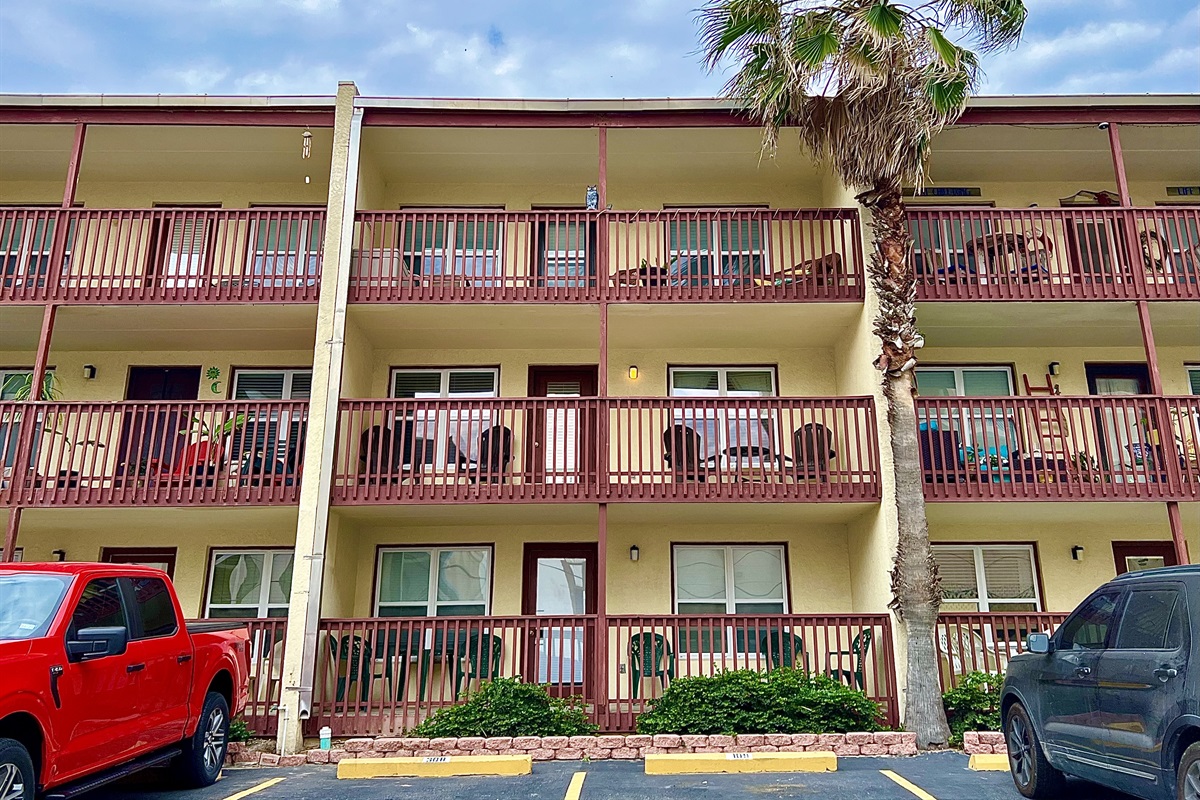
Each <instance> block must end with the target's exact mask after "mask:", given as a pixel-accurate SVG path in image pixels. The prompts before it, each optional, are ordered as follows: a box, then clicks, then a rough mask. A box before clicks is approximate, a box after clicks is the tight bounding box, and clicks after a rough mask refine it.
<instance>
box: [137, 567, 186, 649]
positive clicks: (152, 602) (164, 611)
mask: <svg viewBox="0 0 1200 800" xmlns="http://www.w3.org/2000/svg"><path fill="white" fill-rule="evenodd" d="M129 582H130V584H131V585H132V587H133V603H134V606H135V607H136V608H137V615H138V617H139V618H140V619H141V621H142V629H141V634H140V635H139V636H137V637H136V638H138V639H153V638H154V637H156V636H172V635H174V633H175V631H177V630H179V624H178V622H177V621H176V620H175V606H174V605H173V604H172V603H171V591H170V590H169V589H168V588H167V582H166V581H164V580H163V579H162V578H131V579H130V581H129Z"/></svg>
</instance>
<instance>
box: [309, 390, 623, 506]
mask: <svg viewBox="0 0 1200 800" xmlns="http://www.w3.org/2000/svg"><path fill="white" fill-rule="evenodd" d="M601 409H602V405H601V401H600V400H594V399H566V398H564V399H545V398H524V397H516V398H497V399H488V400H459V399H441V400H439V399H430V400H343V401H342V405H341V420H340V425H339V433H338V450H337V455H336V458H335V461H334V474H333V497H334V500H335V501H336V502H343V503H456V502H477V501H479V500H489V501H493V502H496V501H510V502H539V501H571V502H578V501H586V500H596V499H599V497H600V487H601V476H600V471H599V470H600V466H599V465H600V462H599V457H598V453H599V444H598V443H599V441H600V439H599V423H600V415H601Z"/></svg>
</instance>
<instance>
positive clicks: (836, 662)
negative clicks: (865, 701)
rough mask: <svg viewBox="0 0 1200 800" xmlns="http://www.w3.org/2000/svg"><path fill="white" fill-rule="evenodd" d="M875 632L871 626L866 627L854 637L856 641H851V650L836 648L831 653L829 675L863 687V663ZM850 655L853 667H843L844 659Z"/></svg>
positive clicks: (848, 683) (849, 684)
mask: <svg viewBox="0 0 1200 800" xmlns="http://www.w3.org/2000/svg"><path fill="white" fill-rule="evenodd" d="M873 638H874V634H873V633H872V632H871V629H870V628H864V629H863V630H862V631H860V632H859V634H858V635H857V636H855V637H854V641H852V642H851V643H850V649H849V650H834V651H833V652H831V653H829V654H828V655H829V677H831V678H833V679H834V680H840V681H843V682H845V683H846V685H847V686H849V687H850V688H852V689H862V688H863V685H864V683H865V678H864V675H863V664H864V663H866V660H867V652H868V651H869V650H870V649H871V640H872V639H873ZM847 656H849V657H850V658H851V659H852V664H853V666H852V668H851V669H848V670H846V669H842V664H844V663H845V661H844V659H845V658H846V657H847Z"/></svg>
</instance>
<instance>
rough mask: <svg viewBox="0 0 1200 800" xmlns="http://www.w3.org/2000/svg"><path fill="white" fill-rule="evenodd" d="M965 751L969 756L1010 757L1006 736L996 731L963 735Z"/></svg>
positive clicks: (972, 732)
mask: <svg viewBox="0 0 1200 800" xmlns="http://www.w3.org/2000/svg"><path fill="white" fill-rule="evenodd" d="M963 750H964V751H966V754H967V755H969V756H976V755H988V754H989V753H995V754H997V755H1008V746H1007V745H1006V744H1005V743H1004V734H1003V733H997V732H995V731H978V732H977V731H967V732H966V733H964V734H963Z"/></svg>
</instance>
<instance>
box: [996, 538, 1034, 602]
mask: <svg viewBox="0 0 1200 800" xmlns="http://www.w3.org/2000/svg"><path fill="white" fill-rule="evenodd" d="M983 574H984V576H985V580H986V581H987V596H988V598H989V599H995V600H1017V599H1020V600H1026V599H1028V600H1032V599H1033V598H1034V597H1035V596H1036V593H1035V592H1034V584H1033V561H1032V558H1031V554H1030V552H1029V551H1028V550H1026V549H1023V548H1022V549H1017V548H1002V549H1001V548H995V549H988V548H984V550H983Z"/></svg>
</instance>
